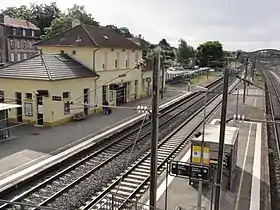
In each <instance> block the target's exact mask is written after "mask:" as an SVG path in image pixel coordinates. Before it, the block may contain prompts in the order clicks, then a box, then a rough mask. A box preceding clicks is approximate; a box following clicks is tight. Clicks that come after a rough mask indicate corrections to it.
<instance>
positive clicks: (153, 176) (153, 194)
mask: <svg viewBox="0 0 280 210" xmlns="http://www.w3.org/2000/svg"><path fill="white" fill-rule="evenodd" d="M155 51H156V53H158V54H160V49H159V50H157V49H156V50H155ZM158 62H159V61H158ZM156 63H157V57H156V56H155V57H154V71H153V104H152V138H151V141H152V142H151V147H152V148H151V172H150V210H154V209H156V205H157V149H158V115H159V84H158V81H159V71H158V67H157V65H156Z"/></svg>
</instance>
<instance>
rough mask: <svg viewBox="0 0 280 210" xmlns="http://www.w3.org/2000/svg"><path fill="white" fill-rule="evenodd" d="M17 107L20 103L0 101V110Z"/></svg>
mask: <svg viewBox="0 0 280 210" xmlns="http://www.w3.org/2000/svg"><path fill="white" fill-rule="evenodd" d="M18 107H21V105H17V104H6V103H0V111H3V110H7V109H14V108H18Z"/></svg>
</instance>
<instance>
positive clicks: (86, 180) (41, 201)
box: [0, 81, 222, 210]
mask: <svg viewBox="0 0 280 210" xmlns="http://www.w3.org/2000/svg"><path fill="white" fill-rule="evenodd" d="M208 88H209V90H212V91H213V92H212V93H211V92H210V94H209V96H210V97H208V98H209V100H211V99H212V98H213V97H214V96H216V95H217V94H218V92H220V91H221V89H222V87H221V81H217V82H215V83H214V84H212V85H209V86H208ZM202 98H203V96H201V95H199V94H194V95H192V96H190V97H189V98H188V99H187V100H183V101H181V102H179V103H177V104H176V105H175V106H173V107H172V108H169V109H167V110H163V111H162V115H161V117H160V135H159V139H164V137H165V136H166V135H168V134H169V133H170V132H172V131H173V130H174V129H175V128H176V127H178V126H179V125H180V124H181V123H182V122H184V121H185V120H186V119H187V118H188V117H190V116H191V115H193V114H194V113H195V112H196V111H197V110H198V109H199V108H201V107H202V106H203V100H201V99H202ZM143 122H144V123H143V128H142V129H141V132H139V128H135V129H132V130H128V131H125V134H122V135H116V137H115V138H114V140H112V141H108V142H107V143H105V144H102V145H101V146H100V148H99V149H98V150H96V149H95V150H92V151H88V152H87V153H86V155H84V156H81V155H80V156H78V158H77V157H76V159H78V160H76V161H73V162H71V161H68V162H67V163H64V164H65V165H66V166H65V165H64V166H63V165H61V167H62V168H63V169H61V170H60V171H59V172H56V173H52V174H51V175H47V176H46V177H47V178H44V179H41V180H39V181H38V180H36V181H34V182H33V183H32V184H31V186H32V187H30V188H29V189H26V188H25V186H24V187H23V188H22V191H20V190H21V189H17V192H16V193H12V194H10V196H8V197H7V196H6V197H4V199H8V200H9V201H11V202H22V203H28V204H32V205H35V206H49V207H54V208H58V209H67V210H70V209H77V207H79V206H83V205H84V204H85V203H84V202H85V201H86V200H92V199H91V198H92V196H93V195H97V193H98V192H100V191H102V188H104V187H106V185H107V184H108V183H110V182H111V181H112V180H113V178H114V177H115V176H116V175H117V174H120V173H122V172H123V171H124V170H125V165H124V163H125V160H127V158H128V155H129V153H130V151H131V148H132V146H133V144H134V141H135V139H136V137H137V136H138V135H139V138H138V140H137V143H136V147H135V148H136V152H135V153H133V157H132V159H131V163H133V162H134V161H136V160H137V159H139V158H141V157H142V156H143V154H145V153H146V152H147V151H148V150H149V148H150V146H149V139H150V135H151V127H150V122H149V121H148V120H147V121H143ZM160 144H164V141H161V142H160ZM166 144H168V145H167V146H165V147H164V148H168V147H169V148H170V150H166V149H165V150H164V151H162V153H163V154H167V153H169V152H172V151H171V150H172V148H174V146H176V144H177V143H176V142H175V140H174V142H172V141H171V140H170V141H168V143H167V142H166ZM164 145H165V144H164ZM176 147H177V146H176ZM159 152H161V150H160V148H159ZM162 158H164V157H162ZM159 159H160V160H161V157H159ZM162 160H163V159H162ZM147 161H148V159H147V160H146V161H145V162H146V163H147ZM70 162H71V163H70ZM148 162H149V161H148ZM131 163H130V164H131ZM116 166H117V167H116ZM146 168H147V167H146ZM109 169H111V172H112V174H108V173H110V170H109ZM144 169H145V168H144ZM144 169H143V170H144ZM110 175H111V176H110ZM96 179H97V180H96ZM98 179H99V180H98ZM93 180H94V181H95V183H93V182H94V181H93ZM89 184H91V186H90V189H91V190H90V191H89V189H88V191H87V192H85V193H84V194H82V195H81V191H80V190H83V189H84V188H86V186H88V185H89ZM81 187H82V188H81ZM19 192H20V193H19ZM71 194H72V196H73V195H75V197H73V199H76V202H75V204H72V203H71V202H72V201H73V200H72V199H71V198H72V197H71V196H70V195H71ZM1 198H2V199H3V197H1ZM91 203H92V202H91ZM86 206H89V205H88V204H86ZM86 206H85V209H87V207H86ZM0 209H19V207H17V206H11V205H9V204H3V205H2V206H0ZM26 209H34V208H26Z"/></svg>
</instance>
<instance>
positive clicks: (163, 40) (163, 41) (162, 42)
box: [159, 39, 170, 48]
mask: <svg viewBox="0 0 280 210" xmlns="http://www.w3.org/2000/svg"><path fill="white" fill-rule="evenodd" d="M159 45H160V46H163V47H167V48H170V44H169V43H168V42H167V41H166V39H162V40H160V42H159Z"/></svg>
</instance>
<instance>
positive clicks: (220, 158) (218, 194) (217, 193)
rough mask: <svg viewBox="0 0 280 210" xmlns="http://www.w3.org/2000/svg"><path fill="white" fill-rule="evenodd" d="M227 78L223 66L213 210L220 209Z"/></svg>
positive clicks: (226, 69) (227, 75) (227, 73)
mask: <svg viewBox="0 0 280 210" xmlns="http://www.w3.org/2000/svg"><path fill="white" fill-rule="evenodd" d="M228 79H229V70H228V68H225V70H224V85H223V86H224V87H223V99H222V110H221V121H220V137H219V153H218V166H217V177H216V190H215V205H214V209H215V210H220V199H221V188H222V175H223V159H224V143H225V132H226V118H227V97H228Z"/></svg>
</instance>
